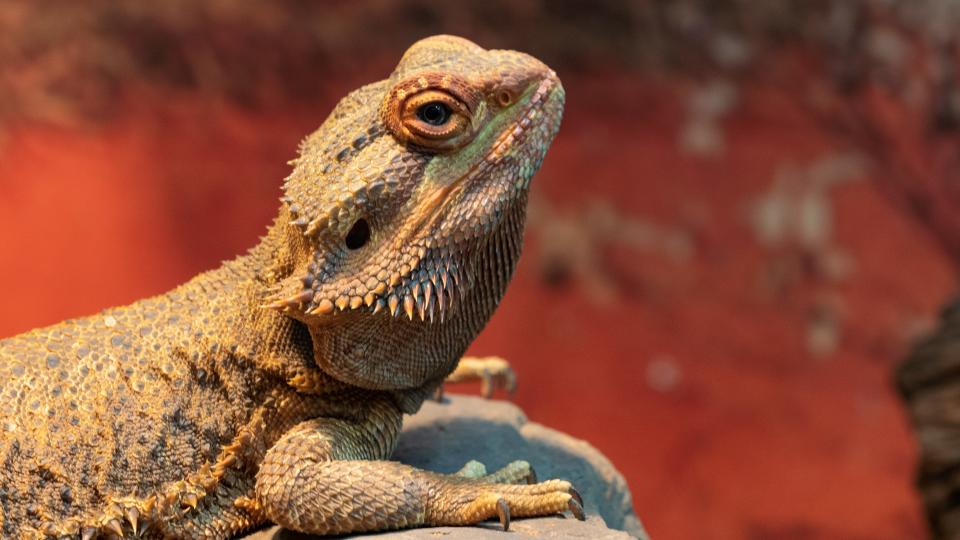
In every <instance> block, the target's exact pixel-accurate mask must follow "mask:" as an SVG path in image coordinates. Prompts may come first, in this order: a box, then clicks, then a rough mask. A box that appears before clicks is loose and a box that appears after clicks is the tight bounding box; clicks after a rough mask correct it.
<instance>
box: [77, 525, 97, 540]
mask: <svg viewBox="0 0 960 540" xmlns="http://www.w3.org/2000/svg"><path fill="white" fill-rule="evenodd" d="M96 534H97V530H96V529H94V528H93V527H84V529H83V530H82V531H80V539H81V540H93V537H94V536H96Z"/></svg>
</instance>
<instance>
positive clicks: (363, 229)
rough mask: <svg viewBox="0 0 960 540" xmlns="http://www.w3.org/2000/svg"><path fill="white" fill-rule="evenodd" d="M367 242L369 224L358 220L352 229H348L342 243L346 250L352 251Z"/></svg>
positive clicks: (368, 238)
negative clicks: (344, 244)
mask: <svg viewBox="0 0 960 540" xmlns="http://www.w3.org/2000/svg"><path fill="white" fill-rule="evenodd" d="M368 240H370V224H369V223H367V220H365V219H358V220H357V222H356V223H354V224H353V227H350V230H349V231H348V232H347V237H346V238H345V239H344V242H345V243H346V244H347V249H351V250H353V249H360V248H362V247H363V246H365V245H366V244H367V241H368Z"/></svg>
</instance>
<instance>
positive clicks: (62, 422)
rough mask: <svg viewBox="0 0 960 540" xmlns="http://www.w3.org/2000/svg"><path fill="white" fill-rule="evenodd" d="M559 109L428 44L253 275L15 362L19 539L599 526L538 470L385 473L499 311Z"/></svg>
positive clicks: (1, 414) (81, 327) (500, 56)
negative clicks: (563, 521) (575, 520)
mask: <svg viewBox="0 0 960 540" xmlns="http://www.w3.org/2000/svg"><path fill="white" fill-rule="evenodd" d="M563 100H564V93H563V89H562V87H561V85H560V83H559V81H558V79H557V78H556V75H555V74H554V73H553V72H552V71H551V70H550V69H549V68H547V67H546V66H544V65H543V64H542V63H540V62H539V61H537V60H535V59H533V58H531V57H529V56H527V55H524V54H521V53H517V52H512V51H487V50H484V49H481V48H480V47H478V46H476V45H474V44H473V43H471V42H469V41H466V40H463V39H460V38H455V37H450V36H437V37H434V38H429V39H426V40H423V41H420V42H418V43H416V44H414V45H413V46H412V47H411V48H410V49H409V50H408V51H407V52H406V54H405V55H404V56H403V58H402V59H401V61H400V64H399V65H398V66H397V68H396V70H395V71H394V72H393V74H392V75H391V76H390V78H389V79H387V80H384V81H380V82H377V83H374V84H371V85H368V86H365V87H363V88H360V89H359V90H357V91H355V92H353V93H351V94H350V95H348V96H347V97H346V98H344V99H343V100H342V101H341V102H340V103H339V104H338V105H337V107H336V108H335V109H334V111H333V112H332V114H331V115H330V117H329V118H328V119H327V121H326V122H324V124H323V125H322V126H321V127H320V128H319V129H318V130H317V131H316V132H315V133H314V134H312V135H311V136H310V137H308V138H307V139H306V141H305V142H304V143H303V144H302V147H301V149H300V157H299V158H297V159H296V160H295V161H294V162H293V165H294V170H293V173H292V174H291V175H290V176H289V177H288V179H287V181H286V184H285V186H284V189H285V196H284V197H283V199H282V201H283V204H282V206H281V209H280V215H279V217H278V219H277V220H276V221H275V223H274V224H273V226H272V227H271V228H270V229H269V231H268V233H267V235H266V236H265V237H264V238H263V239H262V240H261V243H260V244H259V245H258V246H256V247H255V248H253V249H252V250H251V251H250V252H249V253H248V254H246V255H244V256H241V257H239V258H238V259H236V260H234V261H231V262H228V263H225V264H224V265H223V266H222V267H221V268H219V269H217V270H214V271H212V272H208V273H205V274H202V275H200V276H198V277H196V278H194V279H193V280H191V281H190V282H188V283H187V284H185V285H183V286H181V287H179V288H177V289H175V290H173V291H171V292H169V293H167V294H165V295H162V296H158V297H156V298H151V299H148V300H143V301H140V302H137V303H135V304H133V305H131V306H127V307H122V308H116V309H110V310H107V311H104V312H103V313H101V314H99V315H96V316H93V317H88V318H84V319H78V320H72V321H67V322H64V323H61V324H59V325H56V326H53V327H50V328H46V329H42V330H36V331H33V332H30V333H27V334H24V335H20V336H17V337H14V338H11V339H7V340H4V341H0V395H2V399H0V459H2V460H3V467H2V468H0V530H2V536H3V537H4V538H18V537H41V538H43V537H68V538H83V539H87V538H96V537H106V538H111V537H118V536H123V537H134V536H141V537H145V538H205V539H224V538H229V537H231V536H233V535H235V534H237V533H239V532H242V531H245V530H248V529H250V528H252V527H255V526H257V525H260V524H263V523H266V522H267V521H273V522H276V523H278V524H281V525H283V526H285V527H288V528H291V529H295V530H298V531H303V532H310V533H319V534H326V533H341V532H357V531H369V530H380V529H389V528H398V527H409V526H417V525H449V524H472V523H476V522H478V521H481V520H484V519H488V518H491V517H498V516H499V517H500V519H501V521H503V522H504V524H505V525H506V524H507V523H508V522H509V516H510V515H511V514H512V515H513V516H528V515H541V514H549V513H555V512H559V511H563V510H566V509H568V508H569V509H571V510H573V511H574V513H575V514H577V515H578V517H581V516H582V510H581V508H580V506H579V504H578V500H577V499H578V497H577V496H576V492H575V491H573V490H572V488H571V486H570V485H569V484H568V483H567V482H563V481H559V480H553V481H548V482H543V483H539V484H537V483H532V484H526V482H528V481H532V480H531V479H532V478H533V473H532V471H531V470H530V467H529V465H528V464H526V463H524V462H516V463H513V464H511V465H510V466H508V467H507V468H506V469H504V470H502V471H499V472H496V473H494V474H492V475H487V474H486V471H485V470H483V467H482V466H480V465H479V464H476V463H471V464H468V466H467V467H465V468H464V470H463V471H460V472H459V473H456V474H453V475H444V474H437V473H432V472H427V471H422V470H417V469H414V468H411V467H408V466H405V465H402V464H399V463H395V462H389V461H386V460H387V459H388V458H389V456H390V454H391V453H392V451H393V449H394V447H395V445H396V441H397V435H398V432H399V430H400V427H401V422H402V415H403V413H412V412H414V411H416V410H417V409H418V408H419V406H420V404H421V403H422V402H423V400H424V399H425V398H426V397H427V396H429V395H431V394H433V393H434V392H436V391H437V388H438V386H439V385H440V384H441V383H442V382H443V379H444V377H445V376H446V375H448V374H450V373H451V372H453V371H454V369H455V367H456V366H457V361H458V359H459V358H460V357H461V355H462V354H463V352H464V350H465V349H466V347H467V346H468V344H469V343H470V341H471V340H472V339H474V337H475V336H476V335H477V333H478V332H479V331H480V330H481V328H482V327H483V326H484V324H485V323H486V321H487V320H488V319H489V317H490V316H491V314H492V313H493V311H494V309H495V308H496V306H497V303H498V302H499V300H500V298H501V296H502V295H503V293H504V290H505V288H506V286H507V283H508V281H509V279H510V276H511V274H512V272H513V270H514V266H515V264H516V261H517V258H518V256H519V254H520V246H521V240H522V231H523V224H524V215H525V210H526V202H527V189H528V186H529V182H530V179H531V177H532V176H533V174H534V172H535V171H536V170H537V168H538V167H539V165H540V162H541V160H542V159H543V157H544V154H545V153H546V150H547V148H548V146H549V144H550V141H551V140H552V138H553V136H554V135H555V133H556V131H557V129H558V127H559V123H560V117H561V114H562V108H563ZM438 104H439V105H438ZM471 369H472V370H473V371H480V372H484V371H486V370H485V368H482V367H480V368H477V367H476V366H474V367H473V368H471ZM468 371H470V370H468Z"/></svg>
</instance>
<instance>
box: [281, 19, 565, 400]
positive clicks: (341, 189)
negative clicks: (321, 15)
mask: <svg viewBox="0 0 960 540" xmlns="http://www.w3.org/2000/svg"><path fill="white" fill-rule="evenodd" d="M563 101H564V92H563V88H562V86H561V85H560V82H559V80H558V79H557V77H556V75H555V74H554V72H553V71H551V70H550V69H549V68H548V67H547V66H545V65H544V64H542V63H541V62H539V61H538V60H536V59H534V58H532V57H530V56H528V55H525V54H522V53H518V52H514V51H498V50H490V51H488V50H484V49H482V48H480V47H479V46H477V45H475V44H474V43H472V42H470V41H467V40H465V39H462V38H457V37H453V36H435V37H431V38H427V39H424V40H421V41H419V42H417V43H415V44H414V45H413V46H412V47H410V49H409V50H407V52H406V53H405V54H404V56H403V58H402V59H401V60H400V63H399V65H398V66H397V68H396V69H395V71H394V72H393V74H392V75H391V76H390V78H389V79H386V80H383V81H380V82H377V83H373V84H370V85H367V86H364V87H362V88H360V89H359V90H356V91H354V92H353V93H351V94H349V95H348V96H347V97H345V98H344V99H343V100H342V101H341V102H340V103H339V104H338V105H337V107H336V108H335V109H334V111H333V112H332V113H331V115H330V117H329V118H328V119H327V121H326V122H324V124H323V125H322V126H321V127H320V128H319V129H318V130H317V131H316V132H315V133H313V134H312V135H310V136H309V137H308V138H307V139H306V140H305V141H304V143H303V144H302V145H301V148H300V157H299V158H297V159H296V160H295V161H294V162H293V164H294V165H295V168H294V171H293V173H292V174H291V175H290V176H289V177H288V178H287V182H286V184H285V191H286V196H285V197H284V199H283V200H284V203H285V204H284V207H283V208H282V210H281V217H284V216H283V214H284V213H285V214H287V215H286V216H285V217H286V221H287V222H288V223H289V228H290V230H291V231H293V232H292V233H291V237H292V241H291V245H294V246H295V247H294V248H293V249H292V250H291V251H292V252H293V253H292V256H291V257H290V259H291V260H292V261H293V262H292V263H290V264H289V267H290V268H289V272H285V274H287V277H286V278H285V279H284V280H283V281H282V287H281V289H282V292H281V294H279V295H278V296H277V299H276V300H274V301H273V302H272V303H271V304H270V306H269V307H272V308H275V309H279V310H283V311H284V312H286V313H288V314H289V315H290V316H292V317H294V318H296V319H298V320H300V321H302V322H303V323H305V324H306V325H307V326H308V327H309V329H310V331H311V336H312V338H313V341H314V352H315V356H316V361H317V363H318V364H319V365H320V366H321V367H322V368H323V369H324V370H325V371H327V372H329V373H330V374H332V375H333V376H335V377H337V378H339V379H341V380H344V381H345V382H348V383H350V384H355V385H358V386H362V387H367V388H380V389H396V388H409V387H415V386H420V385H423V384H424V383H426V382H427V381H430V380H434V379H438V378H442V377H443V375H445V374H446V372H449V371H450V370H451V369H452V368H453V367H454V366H455V364H456V361H457V359H458V358H459V356H460V355H461V354H462V353H463V351H464V350H465V349H466V347H467V345H469V343H470V341H472V340H473V338H474V337H475V336H476V334H477V333H479V331H480V330H481V329H482V327H483V325H484V324H485V323H486V321H487V320H488V319H489V317H490V315H491V314H492V313H493V310H494V309H495V308H496V305H497V303H498V302H499V299H500V298H501V297H502V295H503V293H504V291H505V290H506V286H507V282H508V281H509V279H510V276H511V275H512V272H513V269H514V267H515V265H516V261H517V258H518V257H519V253H520V244H521V241H522V231H523V221H524V216H525V211H526V201H527V189H528V187H529V182H530V179H531V177H532V176H533V174H534V172H536V170H537V169H538V168H539V166H540V163H541V161H542V160H543V157H544V155H545V153H546V150H547V148H548V147H549V145H550V142H551V141H552V139H553V136H554V135H555V134H556V131H557V130H558V129H559V124H560V119H561V116H562V110H563ZM426 103H441V104H442V105H443V107H444V108H445V110H447V111H448V112H449V116H450V118H449V120H448V121H447V122H446V123H444V124H443V125H439V126H435V125H432V124H430V123H428V122H425V121H423V120H422V119H421V118H420V116H421V115H420V112H421V111H422V110H421V109H420V107H422V106H423V105H424V104H426ZM348 238H349V240H348Z"/></svg>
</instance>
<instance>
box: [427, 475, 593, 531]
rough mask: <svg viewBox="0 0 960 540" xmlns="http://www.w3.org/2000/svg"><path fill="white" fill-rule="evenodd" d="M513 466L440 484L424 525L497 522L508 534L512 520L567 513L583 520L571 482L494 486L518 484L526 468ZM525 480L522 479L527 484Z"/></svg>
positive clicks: (449, 479)
mask: <svg viewBox="0 0 960 540" xmlns="http://www.w3.org/2000/svg"><path fill="white" fill-rule="evenodd" d="M519 463H524V464H525V462H514V463H513V464H511V465H508V466H507V467H504V468H503V469H501V470H500V471H497V472H496V473H494V474H492V475H486V476H483V477H481V478H468V477H464V476H463V475H462V474H461V473H462V472H463V471H462V470H461V473H458V474H457V475H455V476H450V477H447V478H446V480H440V481H439V482H440V485H436V486H433V487H434V488H436V491H435V493H436V498H435V499H434V500H432V501H430V503H429V504H428V507H427V515H426V520H425V521H426V523H425V524H427V525H474V524H477V523H480V522H481V521H485V520H487V519H491V518H497V519H499V520H500V524H501V525H502V526H503V529H504V530H509V528H510V520H511V519H512V518H515V517H534V516H545V515H549V514H557V513H560V512H564V511H567V510H569V511H570V512H571V513H573V515H574V517H576V518H577V519H580V520H583V519H585V515H584V512H583V500H582V499H581V498H580V494H579V493H577V490H576V489H574V488H573V486H572V485H571V484H570V482H567V481H564V480H548V481H546V482H541V483H538V484H528V485H518V484H514V483H493V482H491V480H497V479H504V480H507V481H518V476H519V474H520V473H521V472H527V471H529V464H526V466H525V467H524V466H520V465H515V464H519ZM527 478H528V477H524V478H522V479H523V480H526V479H527ZM431 491H433V490H431Z"/></svg>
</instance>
